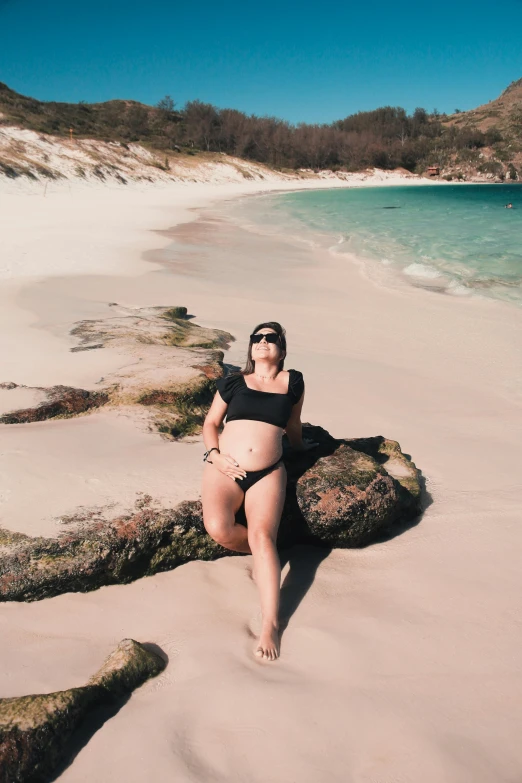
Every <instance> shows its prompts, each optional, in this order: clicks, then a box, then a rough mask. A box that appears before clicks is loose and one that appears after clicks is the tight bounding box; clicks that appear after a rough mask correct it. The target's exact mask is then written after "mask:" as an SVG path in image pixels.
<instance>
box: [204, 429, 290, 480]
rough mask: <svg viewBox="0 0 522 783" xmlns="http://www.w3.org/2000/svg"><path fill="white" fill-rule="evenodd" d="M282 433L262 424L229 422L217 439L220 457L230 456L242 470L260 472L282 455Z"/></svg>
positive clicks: (280, 430)
mask: <svg viewBox="0 0 522 783" xmlns="http://www.w3.org/2000/svg"><path fill="white" fill-rule="evenodd" d="M282 437H283V430H282V429H281V428H280V427H275V426H274V425H273V424H266V422H264V421H247V420H240V421H230V422H228V423H227V424H225V429H224V430H223V432H222V433H221V437H220V438H219V448H220V451H221V453H222V454H230V456H231V457H234V459H235V460H236V462H238V463H239V464H240V465H241V467H242V468H244V469H245V470H246V471H249V470H262V469H263V468H267V467H268V466H269V465H273V464H274V462H277V460H278V459H279V458H280V456H281V454H282V453H283V445H282Z"/></svg>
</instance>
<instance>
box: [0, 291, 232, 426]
mask: <svg viewBox="0 0 522 783" xmlns="http://www.w3.org/2000/svg"><path fill="white" fill-rule="evenodd" d="M108 307H110V311H109V312H110V317H107V318H104V319H99V320H85V321H81V322H79V323H77V324H76V325H75V327H74V328H73V329H72V331H71V335H72V336H73V337H75V338H77V340H79V344H78V345H76V346H74V347H72V348H71V349H70V350H71V351H89V350H96V349H102V348H104V347H106V346H108V345H110V346H111V347H112V348H117V349H118V350H119V351H120V352H121V353H122V354H128V355H129V357H131V361H130V364H131V366H132V368H133V370H132V373H130V372H129V371H128V368H127V367H125V366H124V367H122V368H121V369H119V370H115V371H114V372H112V373H110V374H108V375H107V376H106V377H104V378H102V379H101V380H100V381H99V382H98V384H97V386H99V389H96V390H93V391H87V390H85V389H76V388H73V387H69V386H53V387H51V388H48V389H43V388H38V389H37V391H40V392H44V393H45V395H46V399H45V400H44V402H42V403H41V404H39V405H35V406H34V407H31V408H24V409H20V410H13V411H10V412H8V413H6V414H4V415H3V416H0V424H24V423H25V424H27V423H31V422H35V421H44V420H46V419H56V418H69V417H72V416H77V415H79V414H82V413H86V412H88V411H92V410H93V409H95V408H100V407H101V406H103V405H110V406H111V407H122V406H129V405H130V406H136V405H139V406H143V408H142V409H141V410H140V414H139V415H142V416H145V417H146V418H147V419H148V421H149V423H150V427H151V429H155V430H157V431H158V432H160V433H161V435H162V436H163V437H165V438H170V439H173V438H181V437H184V436H185V435H193V434H196V433H198V432H199V431H200V430H201V426H202V424H203V420H204V418H205V415H206V412H207V410H208V408H209V407H210V404H211V402H212V397H213V395H214V392H215V385H214V380H215V379H216V378H219V377H220V376H221V375H222V373H223V366H222V361H223V351H222V350H221V349H222V348H227V347H228V346H229V344H230V343H231V342H232V341H233V339H234V338H233V337H232V335H230V334H228V332H223V331H221V330H219V329H209V328H206V327H202V326H198V324H195V323H194V322H193V321H192V320H191V318H190V316H188V315H187V308H186V307H133V308H130V307H123V306H122V305H118V304H117V303H116V302H111V303H110V304H108ZM2 388H4V389H6V390H9V389H13V388H17V384H16V383H12V382H9V383H7V382H6V383H3V384H2Z"/></svg>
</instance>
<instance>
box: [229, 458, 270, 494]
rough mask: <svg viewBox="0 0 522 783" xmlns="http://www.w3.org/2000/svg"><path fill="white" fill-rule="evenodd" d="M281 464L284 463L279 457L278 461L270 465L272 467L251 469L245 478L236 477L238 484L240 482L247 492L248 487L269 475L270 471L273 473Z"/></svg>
mask: <svg viewBox="0 0 522 783" xmlns="http://www.w3.org/2000/svg"><path fill="white" fill-rule="evenodd" d="M279 465H282V460H281V459H278V460H277V462H274V464H273V465H270V467H268V468H263V470H251V471H250V472H249V473H247V474H246V477H245V478H242V479H236V480H235V481H236V484H239V486H240V487H241V489H242V490H243V492H246V491H247V489H250V487H253V486H254V484H257V482H258V481H259V480H260V479H262V478H264V477H265V476H268V474H269V473H272V471H273V470H275V469H276V468H278V467H279Z"/></svg>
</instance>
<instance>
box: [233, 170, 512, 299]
mask: <svg viewBox="0 0 522 783" xmlns="http://www.w3.org/2000/svg"><path fill="white" fill-rule="evenodd" d="M255 201H257V202H258V203H257V205H253V204H252V202H251V204H252V205H251V206H250V207H248V206H246V207H245V208H244V209H246V210H248V212H250V217H251V218H252V217H253V216H254V214H255V215H256V217H255V220H256V221H259V222H262V223H264V224H265V225H270V226H271V227H272V228H273V229H274V230H277V228H278V227H279V228H281V229H285V230H287V231H288V230H289V231H291V232H292V233H293V234H296V233H299V232H300V231H302V232H304V234H303V236H304V235H306V230H308V231H309V232H310V236H312V235H313V234H314V233H315V234H316V235H321V236H322V237H323V239H324V237H325V236H326V237H328V236H330V239H331V244H332V246H333V247H334V249H335V251H336V252H340V253H342V252H346V251H348V252H351V253H355V254H356V255H357V256H359V257H360V258H363V259H367V260H368V261H374V262H378V263H379V264H380V265H381V267H382V268H384V267H387V268H388V269H389V270H396V271H398V272H399V273H400V274H401V275H404V276H406V278H405V279H408V280H409V281H410V282H412V283H414V284H416V285H429V286H431V287H437V288H440V289H441V290H445V291H447V292H448V293H452V294H455V295H469V294H473V293H480V294H481V295H483V296H484V295H485V296H493V297H496V298H501V299H504V300H510V301H512V302H513V303H516V304H519V305H521V306H522V184H511V185H433V186H429V185H427V186H407V187H382V188H358V189H355V188H354V189H346V190H326V191H305V192H298V193H291V194H283V195H272V196H269V197H264V198H263V200H262V205H261V208H260V204H259V199H256V200H255ZM510 202H511V203H512V204H513V208H512V209H506V208H505V206H504V205H505V204H508V203H510Z"/></svg>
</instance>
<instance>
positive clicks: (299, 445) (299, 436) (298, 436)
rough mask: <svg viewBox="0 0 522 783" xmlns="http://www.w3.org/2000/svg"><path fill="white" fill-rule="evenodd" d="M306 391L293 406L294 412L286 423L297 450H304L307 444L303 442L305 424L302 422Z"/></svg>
mask: <svg viewBox="0 0 522 783" xmlns="http://www.w3.org/2000/svg"><path fill="white" fill-rule="evenodd" d="M303 402H304V392H303V393H302V394H301V399H300V400H299V401H298V402H296V404H295V405H294V406H293V408H292V413H291V414H290V418H289V419H288V424H287V425H286V435H287V438H288V440H289V441H290V445H291V447H292V448H293V449H296V451H304V450H305V448H306V445H305V444H304V442H303V425H302V424H301V411H302V409H303Z"/></svg>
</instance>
